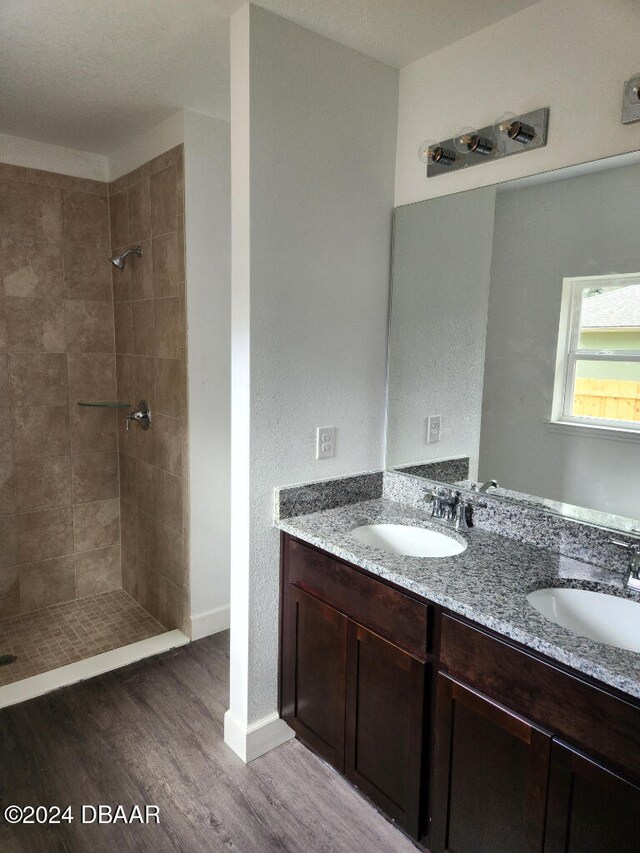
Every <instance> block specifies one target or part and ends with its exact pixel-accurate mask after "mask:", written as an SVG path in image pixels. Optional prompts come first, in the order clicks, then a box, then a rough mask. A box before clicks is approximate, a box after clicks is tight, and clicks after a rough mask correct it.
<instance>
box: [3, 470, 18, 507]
mask: <svg viewBox="0 0 640 853" xmlns="http://www.w3.org/2000/svg"><path fill="white" fill-rule="evenodd" d="M17 511H18V501H17V497H16V468H15V463H14V462H0V516H2V515H13V514H15V513H16V512H17Z"/></svg>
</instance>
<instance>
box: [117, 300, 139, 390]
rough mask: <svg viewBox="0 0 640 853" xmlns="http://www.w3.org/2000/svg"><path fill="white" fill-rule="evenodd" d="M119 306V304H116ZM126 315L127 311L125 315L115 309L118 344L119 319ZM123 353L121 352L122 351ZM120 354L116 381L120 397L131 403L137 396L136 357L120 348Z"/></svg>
mask: <svg viewBox="0 0 640 853" xmlns="http://www.w3.org/2000/svg"><path fill="white" fill-rule="evenodd" d="M114 308H117V306H114ZM122 316H124V317H125V318H126V312H125V314H124V315H121V314H119V313H118V311H117V310H116V311H115V318H116V346H117V341H118V336H117V331H118V323H119V319H120V318H121V317H122ZM121 352H122V353H123V354H120V353H121ZM118 353H119V354H118V355H117V356H116V381H117V384H118V395H119V397H118V399H122V400H125V401H127V402H129V403H133V402H134V399H133V398H134V397H135V396H136V393H135V392H136V388H135V363H136V359H135V358H134V357H133V356H131V355H126V354H125V353H126V351H125V350H118Z"/></svg>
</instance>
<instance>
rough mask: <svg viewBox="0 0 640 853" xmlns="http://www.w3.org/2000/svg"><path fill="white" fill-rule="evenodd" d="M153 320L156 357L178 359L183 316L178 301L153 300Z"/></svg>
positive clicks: (182, 332)
mask: <svg viewBox="0 0 640 853" xmlns="http://www.w3.org/2000/svg"><path fill="white" fill-rule="evenodd" d="M153 318H154V328H155V343H156V355H159V356H162V357H164V358H178V357H179V356H180V347H181V346H182V342H183V340H184V316H183V312H182V305H181V301H180V299H177V298H168V299H154V300H153Z"/></svg>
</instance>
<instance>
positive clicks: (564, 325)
mask: <svg viewBox="0 0 640 853" xmlns="http://www.w3.org/2000/svg"><path fill="white" fill-rule="evenodd" d="M620 283H622V284H627V285H629V284H640V272H637V273H623V274H615V275H597V276H572V277H567V278H564V279H563V280H562V303H561V308H560V326H559V330H558V351H557V357H556V373H555V379H554V383H553V406H552V413H551V423H552V424H553V423H556V424H572V425H574V426H583V427H592V428H593V427H601V428H604V429H608V430H615V431H620V432H625V433H637V434H638V435H640V421H620V420H609V419H607V418H590V417H587V416H585V415H574V414H572V407H573V399H574V392H575V374H576V363H577V362H578V361H600V362H602V361H631V362H637V363H639V364H640V350H581V349H579V348H578V341H579V339H580V313H581V308H582V291H583V290H585V288H587V287H610V286H611V285H613V284H620Z"/></svg>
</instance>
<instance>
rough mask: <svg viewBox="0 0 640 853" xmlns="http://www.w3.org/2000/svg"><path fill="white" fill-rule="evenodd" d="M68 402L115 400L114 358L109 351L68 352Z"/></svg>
mask: <svg viewBox="0 0 640 853" xmlns="http://www.w3.org/2000/svg"><path fill="white" fill-rule="evenodd" d="M67 366H68V371H69V402H70V403H77V402H78V401H80V400H86V401H96V400H115V398H116V358H115V355H112V354H111V353H90V354H88V353H69V355H67Z"/></svg>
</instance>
